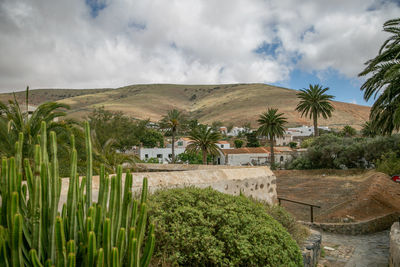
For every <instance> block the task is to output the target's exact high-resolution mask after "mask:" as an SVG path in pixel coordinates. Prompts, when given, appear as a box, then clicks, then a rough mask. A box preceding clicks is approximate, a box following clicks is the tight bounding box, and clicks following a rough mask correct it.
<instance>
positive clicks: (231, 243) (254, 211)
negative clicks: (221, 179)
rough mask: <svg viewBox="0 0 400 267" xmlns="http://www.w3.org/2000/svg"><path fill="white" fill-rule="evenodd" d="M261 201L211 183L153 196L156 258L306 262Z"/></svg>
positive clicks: (197, 262)
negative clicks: (223, 191)
mask: <svg viewBox="0 0 400 267" xmlns="http://www.w3.org/2000/svg"><path fill="white" fill-rule="evenodd" d="M265 211H266V208H265V206H264V205H262V204H261V203H256V202H254V201H252V200H250V199H248V198H246V197H244V196H232V195H227V194H223V193H220V192H217V191H215V190H213V189H211V188H207V189H198V188H184V189H169V190H161V191H158V192H156V193H155V194H154V195H152V196H150V198H149V214H150V215H151V216H152V218H153V219H154V223H155V225H156V226H155V235H156V238H157V244H156V248H155V252H154V258H155V259H157V262H156V263H155V264H162V263H164V264H165V265H173V266H175V265H180V266H302V265H303V260H302V256H301V253H300V250H299V247H298V245H297V244H296V242H295V241H294V240H293V239H292V238H291V236H290V235H289V233H288V232H287V231H286V230H285V229H284V228H283V227H282V225H281V224H279V223H278V222H277V221H276V220H274V219H273V218H272V217H271V216H269V215H268V214H267V213H266V212H265Z"/></svg>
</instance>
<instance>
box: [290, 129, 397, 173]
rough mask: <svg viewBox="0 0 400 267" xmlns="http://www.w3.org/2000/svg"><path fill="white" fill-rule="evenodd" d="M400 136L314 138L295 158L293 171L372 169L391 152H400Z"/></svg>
mask: <svg viewBox="0 0 400 267" xmlns="http://www.w3.org/2000/svg"><path fill="white" fill-rule="evenodd" d="M399 144H400V135H393V136H387V137H383V136H378V137H375V138H357V137H340V136H336V135H334V134H325V135H322V136H319V137H317V138H314V139H313V141H312V142H311V143H310V144H309V147H308V150H307V152H306V153H305V154H304V155H303V156H301V157H297V158H295V159H294V160H293V161H292V162H291V163H290V164H289V168H291V169H319V168H335V169H336V168H370V167H373V166H374V163H375V162H376V161H377V160H378V159H381V156H382V155H383V154H384V153H387V152H395V153H399V152H400V146H399Z"/></svg>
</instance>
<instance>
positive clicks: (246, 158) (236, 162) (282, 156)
mask: <svg viewBox="0 0 400 267" xmlns="http://www.w3.org/2000/svg"><path fill="white" fill-rule="evenodd" d="M274 152H275V163H276V164H283V163H285V162H286V161H288V160H290V159H291V158H292V153H293V151H292V149H290V148H289V147H280V148H279V149H277V147H274ZM270 161H271V153H270V148H269V147H243V148H233V149H222V153H221V155H220V156H219V157H217V159H216V163H217V164H219V165H228V166H243V165H253V166H255V165H269V164H270Z"/></svg>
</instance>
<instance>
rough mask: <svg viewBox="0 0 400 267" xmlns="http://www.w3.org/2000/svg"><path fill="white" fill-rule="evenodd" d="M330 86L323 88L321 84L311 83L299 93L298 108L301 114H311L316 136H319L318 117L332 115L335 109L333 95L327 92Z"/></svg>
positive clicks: (325, 117)
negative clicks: (332, 101)
mask: <svg viewBox="0 0 400 267" xmlns="http://www.w3.org/2000/svg"><path fill="white" fill-rule="evenodd" d="M328 90H329V88H328V87H326V88H322V86H321V85H319V84H316V85H311V84H310V85H309V88H308V89H302V90H300V92H299V93H297V97H298V98H299V99H300V102H299V103H298V104H297V107H296V110H297V111H298V112H301V116H302V117H303V116H306V117H307V116H309V117H310V119H312V120H313V122H314V136H318V117H320V116H321V115H322V117H323V118H324V119H327V118H329V117H331V116H332V112H333V111H334V110H335V109H334V107H333V106H332V104H331V102H330V101H331V100H332V99H333V96H332V95H328V94H325V92H326V91H328Z"/></svg>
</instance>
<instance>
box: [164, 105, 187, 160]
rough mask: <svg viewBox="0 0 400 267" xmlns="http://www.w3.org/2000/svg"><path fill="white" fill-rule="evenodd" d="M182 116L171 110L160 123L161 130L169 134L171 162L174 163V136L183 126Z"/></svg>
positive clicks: (178, 112)
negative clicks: (170, 139) (166, 130)
mask: <svg viewBox="0 0 400 267" xmlns="http://www.w3.org/2000/svg"><path fill="white" fill-rule="evenodd" d="M184 121H185V119H184V116H183V114H182V113H181V112H180V111H179V110H177V109H172V110H170V111H168V113H167V115H165V116H164V117H163V118H162V119H161V121H160V126H161V128H163V129H168V130H169V131H170V132H171V136H172V157H171V162H172V163H174V162H175V136H176V134H177V132H178V130H179V129H180V128H181V127H182V126H183V125H184Z"/></svg>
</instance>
